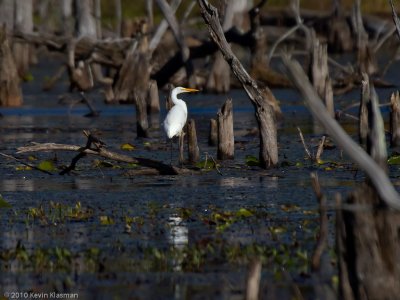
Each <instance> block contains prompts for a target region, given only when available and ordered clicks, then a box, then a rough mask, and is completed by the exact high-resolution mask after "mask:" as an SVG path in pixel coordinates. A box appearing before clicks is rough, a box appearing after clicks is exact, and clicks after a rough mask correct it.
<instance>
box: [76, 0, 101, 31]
mask: <svg viewBox="0 0 400 300" xmlns="http://www.w3.org/2000/svg"><path fill="white" fill-rule="evenodd" d="M94 1H95V0H79V1H74V4H75V13H76V16H75V20H76V30H77V32H76V35H77V37H83V36H85V37H89V38H93V39H97V27H96V18H95V5H94Z"/></svg>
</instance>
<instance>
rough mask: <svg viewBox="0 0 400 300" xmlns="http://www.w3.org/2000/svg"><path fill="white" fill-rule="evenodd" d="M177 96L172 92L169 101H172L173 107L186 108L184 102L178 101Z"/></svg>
mask: <svg viewBox="0 0 400 300" xmlns="http://www.w3.org/2000/svg"><path fill="white" fill-rule="evenodd" d="M178 94H179V93H177V92H176V91H172V94H171V100H172V102H173V103H174V104H175V105H183V106H185V107H186V103H185V101H183V100H182V99H179V98H178Z"/></svg>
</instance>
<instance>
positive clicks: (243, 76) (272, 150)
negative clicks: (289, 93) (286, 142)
mask: <svg viewBox="0 0 400 300" xmlns="http://www.w3.org/2000/svg"><path fill="white" fill-rule="evenodd" d="M198 3H199V5H200V9H201V13H202V15H203V19H204V21H205V22H206V24H207V25H208V28H209V31H210V35H211V37H212V39H213V40H214V42H215V43H216V44H217V45H218V47H219V49H220V51H221V52H222V54H223V55H224V58H225V60H226V61H227V62H228V64H229V65H230V67H231V70H232V72H233V74H234V75H235V76H236V77H237V79H238V80H239V81H240V83H241V84H242V86H243V88H244V89H245V91H246V93H247V95H248V96H249V98H250V100H251V103H252V104H253V105H254V107H255V110H256V119H257V123H258V126H259V129H260V157H259V159H260V165H261V166H262V167H264V168H268V167H272V166H275V165H276V164H277V163H278V142H277V129H276V122H275V113H274V110H273V107H272V105H271V104H270V102H272V101H273V100H272V99H269V98H268V97H267V95H268V94H267V93H262V91H260V88H259V86H258V84H257V82H256V81H255V80H253V79H252V78H251V77H250V75H249V74H248V73H247V71H246V70H245V69H244V68H243V66H242V64H241V63H240V61H239V60H238V59H237V57H236V56H235V55H234V53H233V52H232V50H231V48H230V46H229V44H228V42H227V40H226V38H225V36H224V32H223V30H222V27H221V24H220V22H219V18H218V12H217V10H216V8H215V7H213V6H212V5H210V4H209V3H208V1H206V0H198Z"/></svg>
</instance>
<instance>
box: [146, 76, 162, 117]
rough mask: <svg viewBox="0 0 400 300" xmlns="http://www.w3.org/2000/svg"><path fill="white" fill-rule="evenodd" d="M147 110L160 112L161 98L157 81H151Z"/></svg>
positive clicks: (153, 112) (152, 112) (150, 112)
mask: <svg viewBox="0 0 400 300" xmlns="http://www.w3.org/2000/svg"><path fill="white" fill-rule="evenodd" d="M147 112H148V113H149V114H150V115H151V114H158V113H159V112H160V98H159V95H158V86H157V81H155V80H150V81H149V92H148V95H147Z"/></svg>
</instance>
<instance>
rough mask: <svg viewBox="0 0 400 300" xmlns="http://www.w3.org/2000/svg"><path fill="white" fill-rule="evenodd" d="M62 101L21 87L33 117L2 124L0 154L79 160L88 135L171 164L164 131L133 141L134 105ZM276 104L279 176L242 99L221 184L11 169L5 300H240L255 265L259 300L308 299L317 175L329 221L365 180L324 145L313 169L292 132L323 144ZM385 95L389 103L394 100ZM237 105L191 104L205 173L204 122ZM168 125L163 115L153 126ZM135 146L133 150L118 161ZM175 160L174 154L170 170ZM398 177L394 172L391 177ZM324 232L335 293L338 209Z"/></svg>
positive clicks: (4, 216) (2, 219)
mask: <svg viewBox="0 0 400 300" xmlns="http://www.w3.org/2000/svg"><path fill="white" fill-rule="evenodd" d="M37 72H40V71H37ZM35 76H36V75H35ZM64 91H65V86H63V87H59V90H57V89H56V90H54V91H52V92H50V93H43V92H41V91H40V86H39V84H38V83H37V82H35V81H33V82H31V83H25V84H24V99H25V104H24V106H23V107H21V108H13V109H2V110H1V113H2V114H3V117H2V118H0V151H1V152H2V153H6V154H10V155H15V152H16V148H17V147H19V146H23V145H27V144H29V143H30V142H55V143H64V144H75V145H82V146H83V145H85V143H86V138H85V136H84V135H83V134H82V131H83V130H91V131H94V132H97V133H98V136H99V137H100V138H101V139H102V140H103V141H104V142H105V143H106V145H107V148H108V149H109V150H112V151H117V152H118V151H120V152H123V153H125V154H127V155H132V156H139V157H145V158H152V159H156V160H160V161H163V162H165V163H169V162H170V151H169V143H168V142H167V141H166V140H165V137H164V136H163V134H162V132H161V130H160V129H155V130H154V131H153V132H152V136H153V137H151V138H149V139H136V133H135V130H136V124H135V113H134V109H133V106H132V105H108V106H106V105H104V104H103V103H102V97H101V96H100V95H98V94H96V93H92V94H90V95H89V96H90V98H91V99H92V100H93V102H94V103H95V105H96V107H97V109H99V110H100V111H101V115H100V117H98V118H86V117H84V116H83V115H84V114H86V113H87V110H86V108H85V107H84V106H82V105H76V106H74V107H72V108H69V107H68V105H61V104H58V103H57V101H58V100H57V97H58V95H59V94H61V93H63V92H64ZM273 92H274V94H275V96H276V97H277V98H278V99H279V100H280V102H281V107H282V111H283V120H282V121H281V122H280V125H279V152H280V166H279V168H276V169H272V170H262V169H260V168H258V167H256V166H251V165H252V162H254V158H253V157H257V156H258V136H257V134H254V130H253V129H254V128H255V127H256V122H255V119H254V113H253V107H252V106H251V104H250V102H249V100H247V97H246V95H245V94H244V93H243V92H242V91H232V92H231V93H230V95H228V96H229V97H232V99H233V106H234V129H235V139H236V143H235V160H234V161H229V162H220V166H219V171H220V172H221V173H222V174H220V173H219V172H218V171H217V170H216V169H215V168H211V169H209V170H203V171H193V172H192V174H190V175H180V176H158V175H157V176H154V175H148V176H146V175H127V171H129V170H132V169H135V168H137V167H136V166H132V165H127V164H119V163H116V162H112V161H107V162H104V160H103V159H101V158H98V157H85V158H83V159H81V160H80V161H79V162H78V165H77V170H76V171H74V172H73V173H72V174H71V175H65V176H60V175H58V172H57V170H54V171H52V173H53V175H48V174H45V173H42V172H40V171H37V170H30V169H29V168H26V166H24V165H22V164H20V163H19V162H17V161H14V160H11V159H7V158H4V157H2V158H1V159H0V173H1V174H0V193H1V195H2V197H3V198H4V200H5V201H6V203H5V202H4V201H2V202H0V228H1V231H0V272H1V276H0V292H1V294H0V298H1V297H2V296H1V295H3V294H4V293H6V292H8V293H10V292H31V291H33V292H38V293H40V292H54V291H55V292H60V293H78V294H79V299H85V298H100V299H102V298H104V299H128V298H129V299H210V298H214V299H243V297H244V295H245V291H246V278H247V268H248V265H249V263H250V262H251V261H252V260H253V259H254V258H260V259H261V261H262V263H263V269H262V274H261V282H260V294H261V298H262V299H293V297H296V295H298V294H299V293H301V294H302V295H303V297H304V298H305V299H312V298H313V288H315V286H317V285H319V284H320V282H316V280H315V278H313V277H312V276H311V275H310V274H311V271H310V269H309V260H310V257H311V255H312V250H313V248H314V246H315V242H316V238H317V235H318V221H319V215H318V204H317V201H316V199H315V195H314V192H313V190H312V187H311V180H310V173H311V172H316V173H317V174H318V176H319V179H320V183H321V186H322V188H323V191H324V193H325V194H326V195H327V197H328V203H329V204H330V205H331V207H333V202H334V201H333V199H334V195H335V193H337V192H340V193H342V194H346V193H347V192H348V191H349V190H350V189H351V188H353V187H354V186H355V185H356V184H357V183H358V182H361V181H363V180H364V178H363V174H362V172H357V168H356V166H355V165H353V164H352V163H351V162H350V161H349V160H348V159H347V158H346V157H345V156H343V155H342V153H341V151H340V149H338V148H336V147H334V144H333V143H332V142H329V141H328V143H327V145H328V146H329V147H327V149H325V151H324V153H323V155H322V163H321V164H315V163H312V162H311V161H309V160H307V159H305V158H304V157H305V152H304V149H303V146H302V144H301V142H300V138H299V135H298V132H297V129H296V127H297V126H299V127H300V128H301V129H302V131H303V133H304V136H305V140H306V142H307V144H308V145H309V146H310V149H311V150H312V151H313V152H315V151H316V145H317V144H318V141H319V139H320V137H321V135H313V134H312V133H311V132H312V122H311V119H310V115H309V113H308V111H307V110H306V109H305V108H304V106H303V104H302V102H301V99H300V98H299V97H298V95H297V94H296V93H295V92H294V91H292V90H274V91H273ZM379 92H380V95H381V99H383V100H381V102H386V99H388V93H389V91H388V90H381V91H379ZM228 96H227V95H224V96H222V95H206V94H196V95H184V96H183V98H184V99H185V100H186V101H187V104H188V107H189V118H193V119H195V121H196V127H197V135H198V139H199V147H200V154H201V160H202V161H204V160H205V158H206V156H207V159H208V161H210V160H211V156H213V157H216V148H213V147H209V146H208V145H207V138H208V126H209V119H210V118H212V117H215V115H216V112H217V110H218V108H219V107H220V106H221V105H222V104H223V102H224V101H225V100H226V99H227V97H228ZM358 97H359V96H358V91H354V92H353V93H351V94H349V95H346V96H345V97H340V98H339V101H338V102H337V105H338V107H337V108H338V109H341V108H343V107H346V106H348V105H349V104H351V103H355V102H357V101H358ZM163 99H164V95H161V100H163ZM161 106H162V107H163V106H164V101H162V102H161ZM356 111H357V110H356V109H353V110H350V111H349V112H350V113H356ZM164 116H165V110H162V112H161V113H160V117H159V119H157V122H155V124H156V125H158V126H159V123H160V122H161V121H162V119H163V117H164ZM386 117H387V111H386ZM386 119H387V118H386ZM342 124H344V127H345V128H346V130H347V131H348V132H349V133H350V134H351V135H353V136H355V134H356V123H355V122H354V121H353V120H351V119H346V118H343V119H342ZM126 143H129V144H132V145H133V146H134V149H133V150H132V151H130V152H126V151H123V150H121V149H120V148H121V145H123V144H126ZM206 153H207V154H206ZM29 155H31V156H30V157H29ZM75 155H76V153H67V152H57V153H31V154H25V155H23V156H22V155H20V156H18V157H19V158H24V161H26V162H29V163H31V164H33V165H38V164H39V163H40V162H42V161H44V160H51V161H52V162H53V164H54V165H55V166H56V167H59V166H62V165H68V164H69V163H70V161H71V159H72V158H73V157H74V156H75ZM177 157H178V153H177V145H176V143H175V148H174V152H173V158H174V160H173V164H177ZM199 166H200V167H201V165H199ZM398 175H399V172H398V171H397V167H396V166H391V176H393V177H397V176H398ZM6 204H9V206H10V207H8V205H6ZM329 219H330V224H331V230H330V241H329V249H330V250H329V257H330V260H331V262H332V263H331V265H332V270H327V272H331V282H328V283H332V284H333V285H334V284H335V281H337V277H336V273H335V268H336V266H335V262H336V258H335V255H334V231H333V224H334V210H333V209H330V210H329Z"/></svg>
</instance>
